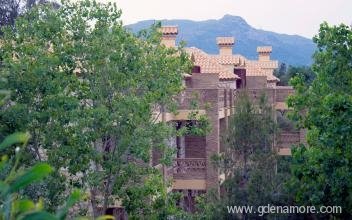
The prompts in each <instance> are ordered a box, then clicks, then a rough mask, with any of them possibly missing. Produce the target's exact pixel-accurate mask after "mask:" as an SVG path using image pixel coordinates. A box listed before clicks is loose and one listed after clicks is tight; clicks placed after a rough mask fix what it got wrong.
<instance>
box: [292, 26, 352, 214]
mask: <svg viewBox="0 0 352 220" xmlns="http://www.w3.org/2000/svg"><path fill="white" fill-rule="evenodd" d="M314 42H315V43H316V44H317V47H318V50H317V52H316V53H315V55H314V60H315V62H314V65H313V71H314V72H315V73H316V79H315V80H314V81H313V82H312V83H311V84H310V85H309V84H307V83H306V82H305V79H304V77H303V76H301V75H298V76H297V77H295V78H294V79H293V80H292V81H291V82H292V84H293V86H294V88H295V89H296V95H295V96H293V97H291V98H290V99H289V102H288V103H289V106H291V107H293V108H294V112H293V114H292V118H293V119H295V120H296V121H298V122H299V125H300V126H301V127H302V128H305V129H307V131H308V132H307V141H308V146H301V147H298V148H296V149H295V151H294V152H293V165H292V171H293V175H294V177H293V178H292V182H291V185H292V186H291V187H292V190H294V191H295V199H296V200H297V202H298V203H300V204H304V205H315V206H322V205H324V206H328V205H331V206H341V207H342V211H343V216H344V217H346V218H347V217H349V218H351V215H350V213H351V212H352V166H351V162H352V154H351V152H352V148H351V147H352V144H351V143H352V29H351V27H349V26H346V25H340V26H329V25H328V24H327V23H323V24H322V25H321V26H320V32H319V34H318V35H316V36H315V37H314Z"/></svg>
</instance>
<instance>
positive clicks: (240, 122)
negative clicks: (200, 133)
mask: <svg viewBox="0 0 352 220" xmlns="http://www.w3.org/2000/svg"><path fill="white" fill-rule="evenodd" d="M235 106H236V109H235V113H234V114H233V115H232V116H231V117H230V119H229V126H228V130H227V132H226V133H225V135H224V138H223V145H224V152H222V154H221V156H220V158H216V161H217V164H218V166H219V167H220V168H221V170H222V171H223V172H224V174H225V181H224V183H223V184H222V187H223V189H224V195H223V198H221V201H220V203H221V204H222V205H217V204H216V203H219V201H215V205H214V204H211V206H212V207H211V209H212V210H217V211H218V212H215V211H212V212H213V213H214V214H215V213H216V215H219V213H221V215H222V216H224V217H226V218H233V217H234V216H233V215H231V214H229V213H228V210H227V206H230V205H231V206H233V205H236V206H246V205H249V206H259V205H263V204H277V205H282V204H285V202H287V201H288V199H287V192H286V191H285V189H284V184H283V183H284V180H285V179H286V178H287V175H288V174H287V172H286V171H285V172H281V171H280V172H277V160H278V159H277V156H276V150H275V149H273V141H274V134H275V132H276V123H275V121H274V118H273V117H274V114H273V110H272V107H271V106H270V105H269V104H268V103H267V99H266V97H265V95H262V96H261V98H260V99H259V100H257V101H254V100H252V99H251V98H250V97H249V95H248V94H247V92H246V91H243V92H241V93H240V94H239V96H238V98H237V100H236V105H235ZM263 183H265V184H263ZM219 208H220V210H219ZM221 209H222V210H221ZM205 210H208V209H207V208H206V209H205ZM239 215H240V214H239ZM237 217H239V218H248V217H253V218H255V217H258V215H254V214H253V216H251V214H249V213H247V214H246V213H243V214H242V215H241V216H237ZM210 219H211V218H210Z"/></svg>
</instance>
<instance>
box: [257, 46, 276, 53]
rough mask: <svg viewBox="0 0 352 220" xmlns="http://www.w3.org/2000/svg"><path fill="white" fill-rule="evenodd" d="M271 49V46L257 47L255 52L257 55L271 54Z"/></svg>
mask: <svg viewBox="0 0 352 220" xmlns="http://www.w3.org/2000/svg"><path fill="white" fill-rule="evenodd" d="M272 50H273V48H272V47H271V46H262V47H257V52H258V53H271V52H272Z"/></svg>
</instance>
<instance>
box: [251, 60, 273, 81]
mask: <svg viewBox="0 0 352 220" xmlns="http://www.w3.org/2000/svg"><path fill="white" fill-rule="evenodd" d="M246 75H247V76H266V79H267V80H268V81H280V80H279V79H278V78H277V77H275V76H274V75H273V74H272V73H271V72H270V73H269V72H267V71H264V70H262V69H261V68H260V67H258V66H255V65H251V64H250V63H249V65H247V66H246Z"/></svg>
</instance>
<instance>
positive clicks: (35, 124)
mask: <svg viewBox="0 0 352 220" xmlns="http://www.w3.org/2000/svg"><path fill="white" fill-rule="evenodd" d="M44 2H46V1H35V0H27V1H23V2H22V1H20V0H18V1H16V0H10V1H3V0H0V3H1V5H2V6H4V7H0V10H1V11H0V12H1V16H2V17H1V23H0V25H1V27H3V28H2V29H1V39H0V57H1V63H0V64H1V66H0V99H1V101H0V139H1V140H3V142H2V143H1V144H0V153H1V161H0V219H66V218H70V219H72V218H81V217H80V216H88V215H89V213H88V209H91V210H92V211H93V213H92V215H93V216H92V217H94V218H99V216H101V215H104V214H105V213H107V209H108V208H109V207H115V206H116V202H118V203H121V204H123V206H124V208H125V210H126V211H127V213H128V216H129V218H130V219H170V218H171V219H177V218H181V219H182V218H184V219H190V218H195V219H213V218H219V217H223V218H232V217H239V218H245V219H246V218H255V217H257V216H252V215H250V214H244V213H243V214H240V215H236V216H232V215H229V214H228V210H227V205H238V206H245V205H252V206H259V205H265V204H272V205H281V206H283V205H292V204H299V205H314V206H316V207H319V206H323V205H324V206H341V207H342V210H343V213H342V214H338V215H335V216H323V215H317V216H314V217H318V218H319V217H326V218H329V217H337V218H346V219H347V218H351V217H352V216H351V214H350V213H352V167H351V163H352V153H351V152H352V149H351V143H352V89H351V88H352V29H351V27H348V26H346V25H340V26H329V25H328V24H327V23H323V24H322V25H321V28H320V33H319V34H318V35H317V36H316V37H315V38H314V42H315V43H316V44H317V47H318V50H317V52H316V53H315V55H314V60H315V62H314V64H313V66H312V67H311V68H310V67H292V66H290V67H288V68H286V66H285V65H284V64H282V65H281V67H280V69H279V70H278V72H277V73H276V74H277V76H278V77H279V78H280V80H281V82H280V83H281V85H287V84H288V82H289V81H290V83H291V84H292V85H293V86H294V88H295V90H296V93H295V95H293V96H292V97H290V98H289V100H288V105H289V107H292V112H291V113H290V118H291V119H292V120H293V121H294V122H295V123H296V124H297V126H298V128H303V129H306V130H307V142H308V144H307V146H304V145H301V146H297V147H296V148H294V150H293V155H292V160H291V159H288V158H284V157H280V158H279V157H278V156H277V155H276V151H275V149H273V142H274V141H275V140H274V138H275V133H276V132H277V131H278V127H281V128H283V129H285V130H287V131H288V130H290V131H291V130H294V129H297V128H295V127H293V126H292V123H290V122H288V121H287V120H286V118H285V117H283V116H281V115H280V116H279V117H277V119H278V122H276V120H274V116H275V113H274V110H273V109H272V106H271V105H269V103H268V102H267V99H266V97H265V96H264V95H263V96H262V97H260V98H259V99H258V100H256V101H255V102H252V99H251V98H250V97H249V94H247V93H246V92H243V93H241V94H240V95H239V97H238V99H237V102H236V105H235V106H236V110H235V114H234V115H232V116H231V117H230V119H229V127H228V129H227V131H226V132H225V135H224V137H223V141H222V145H223V147H224V153H222V154H221V155H214V163H215V164H216V165H217V166H218V167H219V168H220V170H221V172H222V173H224V174H225V177H226V178H225V181H224V182H223V183H222V189H223V195H222V197H221V198H219V197H218V196H217V194H216V193H214V195H213V194H212V192H208V194H207V195H205V196H203V197H200V198H198V207H199V209H198V210H197V213H195V214H187V215H186V214H184V213H183V212H182V211H181V210H180V208H179V207H178V206H177V205H176V201H177V200H179V195H178V194H173V193H168V191H167V187H168V186H169V183H168V182H167V181H166V180H165V179H164V178H163V176H162V174H161V173H160V171H158V170H157V169H156V168H154V167H151V166H149V164H150V162H151V161H150V154H151V151H152V150H153V149H157V150H158V151H160V152H162V154H161V156H162V158H161V159H160V162H161V163H162V164H163V165H170V163H171V158H172V155H173V154H174V153H175V152H174V149H171V148H170V147H169V146H168V144H167V140H168V139H169V138H170V137H174V136H175V135H184V134H190V133H191V134H194V135H204V134H205V133H206V132H208V131H209V129H210V126H211V125H210V124H209V123H208V121H207V120H206V118H205V117H204V116H201V117H200V118H197V120H194V118H196V117H198V116H197V115H198V114H197V113H198V112H197V110H198V108H199V106H198V105H197V102H191V105H192V106H191V109H194V112H193V114H190V115H189V117H190V118H189V121H188V123H187V126H184V127H183V128H181V129H179V130H178V131H176V129H175V126H174V125H173V124H172V123H165V122H164V121H162V120H161V121H160V120H159V118H162V117H158V116H160V115H157V116H156V115H155V113H156V112H160V114H162V113H164V112H165V111H168V112H175V111H176V109H177V106H176V102H175V100H176V97H177V95H178V94H179V93H180V92H181V91H182V89H183V85H182V79H183V74H184V73H187V72H190V67H191V65H192V64H191V63H190V62H191V61H190V59H189V58H188V57H187V55H186V54H185V52H184V50H182V46H181V47H179V48H166V47H165V46H162V45H161V44H160V37H161V36H160V33H159V31H158V28H160V25H155V26H153V27H152V28H150V29H148V30H144V31H142V32H140V33H139V34H138V35H134V34H132V33H130V32H128V31H127V30H126V29H125V28H124V27H123V26H122V22H121V20H120V16H121V11H120V10H118V8H117V6H116V5H115V4H111V3H108V4H100V3H96V2H95V1H94V0H84V1H80V2H77V3H74V2H69V1H64V2H63V3H62V5H60V7H58V5H57V4H40V5H38V4H39V3H44ZM24 3H25V4H24ZM37 5H38V6H37ZM21 7H23V8H21ZM30 8H32V10H29V9H30ZM3 11H5V12H3ZM19 15H21V16H19ZM15 18H17V19H16V20H15ZM290 79H291V80H290ZM195 99H197V94H195ZM192 127H193V128H194V129H192ZM23 131H29V133H23ZM290 166H291V171H292V173H289V167H290ZM263 183H265V184H263ZM77 188H78V189H79V190H77ZM66 198H68V199H66ZM73 209H74V210H75V211H74V212H73V211H72V210H73ZM77 210H78V211H77ZM276 217H277V216H274V215H271V214H270V215H266V216H264V218H276ZM279 217H280V218H286V217H287V218H293V217H295V216H279ZM108 218H110V217H108V216H105V217H104V216H103V217H100V219H108Z"/></svg>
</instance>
